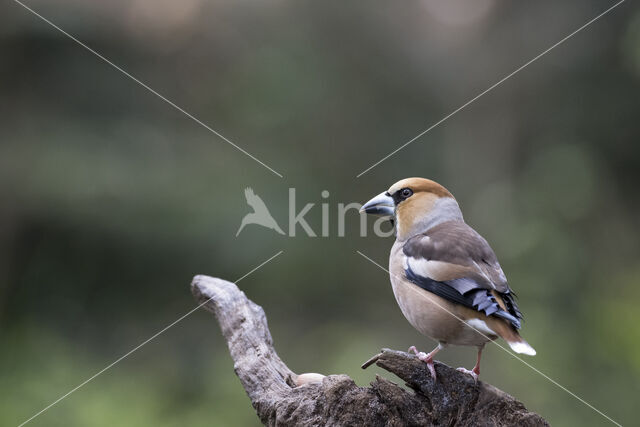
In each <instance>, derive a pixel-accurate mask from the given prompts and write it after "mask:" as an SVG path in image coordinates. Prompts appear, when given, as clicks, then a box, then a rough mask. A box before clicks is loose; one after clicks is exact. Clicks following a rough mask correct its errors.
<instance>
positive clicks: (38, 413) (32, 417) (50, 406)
mask: <svg viewBox="0 0 640 427" xmlns="http://www.w3.org/2000/svg"><path fill="white" fill-rule="evenodd" d="M283 252H284V251H280V252H278V253H276V254H275V255H273V256H272V257H271V258H269V259H268V260H266V261H264V262H263V263H262V264H260V265H258V266H257V267H255V268H253V269H252V270H251V271H249V272H248V273H246V274H245V275H243V276H242V277H240V278H239V279H237V280H236V281H235V283H238V282H239V281H241V280H242V279H244V278H246V277H247V276H249V275H250V274H252V273H253V272H255V271H256V270H258V269H259V268H261V267H263V266H264V265H265V264H267V263H269V262H270V261H272V260H273V259H275V258H276V257H277V256H279V255H281V254H282V253H283ZM209 301H211V298H209V299H208V300H206V301H204V302H202V303H201V304H199V305H197V306H196V307H195V308H193V309H191V310H190V311H188V312H187V313H185V314H183V315H182V316H180V317H179V318H178V319H176V320H174V321H173V322H171V323H169V324H168V325H167V326H165V327H164V328H162V329H161V330H159V331H158V332H156V333H155V334H153V335H152V336H150V337H149V338H147V339H146V340H144V341H143V342H141V343H140V344H138V345H137V346H135V347H134V348H132V349H131V350H129V351H128V352H126V353H125V354H123V355H122V356H120V357H119V358H117V359H116V360H114V361H113V362H111V363H110V364H108V365H107V366H105V367H104V368H102V369H101V370H99V371H98V372H96V373H95V374H93V375H92V376H90V377H89V378H87V379H86V380H84V381H83V382H81V383H80V384H78V385H77V386H75V387H74V388H72V389H71V390H69V391H68V392H66V393H65V394H63V395H62V396H60V397H59V398H57V399H56V400H54V401H53V402H51V403H50V404H49V405H47V406H45V407H44V408H42V409H41V410H40V411H38V412H37V413H35V414H34V415H32V416H31V417H29V418H28V419H26V420H25V421H23V422H22V423H20V425H19V426H18V427H22V426H23V425H25V424H27V423H28V422H30V421H31V420H33V419H34V418H36V417H37V416H38V415H41V414H42V413H44V412H46V411H48V410H49V409H51V408H52V407H53V406H55V405H56V404H58V403H60V402H61V401H62V400H64V399H66V398H67V397H68V396H69V395H71V394H72V393H73V392H75V391H76V390H78V389H79V388H81V387H83V386H85V385H86V384H88V383H89V382H91V381H93V380H94V379H95V378H96V377H98V376H99V375H101V374H103V373H104V372H105V371H107V370H109V369H110V368H112V367H113V366H115V365H116V364H118V363H119V362H121V361H122V360H124V359H126V358H127V357H128V356H129V355H131V354H132V353H134V352H136V351H137V350H138V349H140V348H141V347H142V346H144V345H145V344H147V343H149V342H150V341H152V340H153V339H154V338H156V337H158V336H159V335H161V334H163V333H164V332H165V331H167V330H168V329H169V328H171V327H173V326H174V325H176V324H177V323H179V322H181V321H182V320H184V319H185V318H186V317H188V316H190V315H191V314H193V313H195V312H196V311H197V310H198V309H199V308H201V307H202V306H203V305H205V304H206V303H208V302H209Z"/></svg>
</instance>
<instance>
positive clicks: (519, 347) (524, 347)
mask: <svg viewBox="0 0 640 427" xmlns="http://www.w3.org/2000/svg"><path fill="white" fill-rule="evenodd" d="M518 338H520V341H507V343H508V344H509V347H511V350H513V351H515V352H516V353H522V354H526V355H528V356H535V355H536V350H535V349H534V348H533V347H531V346H530V345H529V343H528V342H526V341H525V340H524V339H523V338H522V337H521V336H520V335H518Z"/></svg>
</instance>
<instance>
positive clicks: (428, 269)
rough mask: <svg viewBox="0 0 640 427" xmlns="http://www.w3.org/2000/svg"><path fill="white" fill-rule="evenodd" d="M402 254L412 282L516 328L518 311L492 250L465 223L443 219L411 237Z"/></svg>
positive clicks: (406, 272)
mask: <svg viewBox="0 0 640 427" xmlns="http://www.w3.org/2000/svg"><path fill="white" fill-rule="evenodd" d="M403 253H404V255H405V265H404V268H405V274H406V276H407V279H409V280H410V281H411V282H413V283H414V284H416V285H418V286H419V287H421V288H423V289H426V290H428V291H429V292H433V293H435V294H436V295H439V296H441V297H443V298H445V299H448V300H450V301H453V302H455V303H458V304H461V305H463V306H466V307H469V308H472V309H475V310H478V311H480V312H483V313H484V314H486V315H487V316H489V315H494V316H498V317H502V318H504V319H506V320H508V321H509V322H511V324H512V325H513V326H514V327H516V328H520V319H522V314H521V313H520V311H519V310H518V306H517V305H516V302H515V299H514V294H513V292H512V291H511V289H510V288H509V285H508V283H507V278H506V277H505V275H504V272H503V271H502V268H501V267H500V263H498V259H497V257H496V255H495V253H494V252H493V250H492V249H491V247H490V246H489V244H488V243H487V241H486V240H485V239H484V238H482V236H480V235H479V234H478V233H477V232H476V231H475V230H473V229H472V228H471V227H469V226H468V225H467V224H465V223H464V222H461V221H450V222H445V223H442V224H439V225H437V226H435V227H433V228H431V229H430V230H428V231H427V232H426V233H423V234H419V235H417V236H415V237H412V238H410V239H409V240H408V241H407V242H406V243H405V244H404V246H403Z"/></svg>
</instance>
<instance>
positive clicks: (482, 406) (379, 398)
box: [191, 276, 548, 426]
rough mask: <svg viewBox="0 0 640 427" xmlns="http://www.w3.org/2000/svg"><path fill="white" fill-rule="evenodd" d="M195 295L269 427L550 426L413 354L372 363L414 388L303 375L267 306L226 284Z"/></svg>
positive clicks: (206, 286)
mask: <svg viewBox="0 0 640 427" xmlns="http://www.w3.org/2000/svg"><path fill="white" fill-rule="evenodd" d="M191 290H192V292H193V294H194V296H195V298H196V300H197V301H198V303H200V304H203V306H204V307H205V308H206V309H207V310H209V311H211V312H212V313H214V314H215V316H216V318H217V320H218V323H219V325H220V328H221V329H222V335H223V336H224V338H225V340H226V341H227V345H228V347H229V352H230V353H231V357H232V359H233V361H234V371H235V373H236V375H237V376H238V378H239V379H240V382H241V383H242V386H243V387H244V389H245V391H246V392H247V394H248V395H249V399H250V400H251V403H252V404H253V407H254V408H255V410H256V412H257V414H258V417H259V418H260V420H261V421H262V422H263V423H264V424H265V425H269V426H276V425H278V426H280V425H282V426H289V425H296V426H298V425H300V426H333V425H341V426H342V425H349V426H354V425H361V426H414V425H416V426H417V425H420V426H424V425H449V426H451V425H460V426H513V425H518V426H546V425H548V424H547V423H546V421H545V420H544V419H543V418H542V417H540V416H539V415H537V414H535V413H533V412H529V411H527V409H526V408H525V407H524V405H523V404H522V403H520V402H519V401H517V400H515V399H514V398H513V397H511V396H509V395H508V394H506V393H505V392H503V391H501V390H499V389H497V388H495V387H493V386H492V385H490V384H487V383H484V382H482V381H478V382H477V383H475V382H474V380H473V379H472V378H471V376H469V375H467V374H463V373H461V372H458V371H456V370H455V369H452V368H450V367H449V366H447V365H445V364H443V363H440V362H436V363H435V367H436V372H437V377H438V378H437V381H435V382H434V381H433V379H432V378H431V375H430V374H429V370H428V369H427V367H426V366H425V364H424V363H423V362H421V361H419V360H418V359H417V358H416V357H415V356H413V355H409V354H408V353H405V352H400V351H394V350H389V349H383V350H382V352H381V353H380V354H377V355H376V356H374V357H373V358H371V359H370V360H369V361H367V362H366V363H365V364H364V365H363V366H362V368H363V369H365V368H366V367H367V366H370V365H371V364H374V363H375V364H376V365H377V366H380V367H381V368H383V369H385V370H387V371H389V372H391V373H393V374H395V375H397V376H398V377H399V378H400V379H402V381H404V382H405V384H406V385H407V386H408V387H409V390H407V389H406V388H403V387H400V386H398V385H397V384H395V383H394V382H392V381H390V380H387V379H385V378H382V377H380V376H376V378H375V379H374V380H373V381H372V382H371V384H370V386H369V387H359V386H357V385H356V384H355V383H354V381H353V380H352V379H351V378H349V377H348V376H346V375H328V376H323V375H320V374H301V375H296V374H295V373H294V372H292V371H291V370H290V369H289V368H288V367H287V365H285V364H284V362H283V361H282V360H281V359H280V358H279V357H278V355H277V354H276V351H275V349H274V347H273V340H272V338H271V333H270V332H269V327H268V326H267V318H266V315H265V313H264V311H263V310H262V308H261V307H260V306H258V305H257V304H255V303H254V302H252V301H251V300H249V299H248V298H247V297H246V296H245V294H244V292H242V291H240V290H239V289H238V287H237V286H236V285H235V284H233V283H231V282H227V281H225V280H222V279H217V278H212V277H208V276H196V277H195V278H194V279H193V282H192V283H191Z"/></svg>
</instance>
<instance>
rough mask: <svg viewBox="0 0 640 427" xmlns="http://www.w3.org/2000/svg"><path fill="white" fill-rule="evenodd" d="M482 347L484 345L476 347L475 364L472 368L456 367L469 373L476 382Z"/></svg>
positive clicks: (478, 374)
mask: <svg viewBox="0 0 640 427" xmlns="http://www.w3.org/2000/svg"><path fill="white" fill-rule="evenodd" d="M483 348H484V346H483V347H478V360H477V361H476V366H474V367H473V369H472V370H468V369H465V368H458V371H460V372H464V373H465V374H469V375H471V376H472V377H473V379H474V380H475V381H476V382H477V381H478V377H479V376H480V357H481V356H482V349H483Z"/></svg>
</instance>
